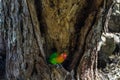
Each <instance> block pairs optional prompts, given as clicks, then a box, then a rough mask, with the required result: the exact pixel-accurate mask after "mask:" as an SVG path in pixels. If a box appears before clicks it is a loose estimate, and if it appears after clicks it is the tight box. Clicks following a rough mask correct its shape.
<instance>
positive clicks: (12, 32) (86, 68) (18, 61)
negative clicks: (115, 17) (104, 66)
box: [0, 0, 112, 80]
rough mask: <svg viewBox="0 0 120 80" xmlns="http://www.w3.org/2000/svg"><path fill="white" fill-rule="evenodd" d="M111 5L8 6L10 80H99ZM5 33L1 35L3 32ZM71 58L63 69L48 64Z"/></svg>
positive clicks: (62, 0)
mask: <svg viewBox="0 0 120 80" xmlns="http://www.w3.org/2000/svg"><path fill="white" fill-rule="evenodd" d="M104 2H107V3H108V2H109V3H108V4H107V5H106V7H105V8H109V6H110V5H111V3H112V0H111V1H107V0H69V1H68V0H2V13H1V14H2V16H3V17H2V34H3V39H4V43H5V50H6V79H7V80H74V79H75V80H79V79H81V80H97V79H98V78H99V76H98V74H97V50H98V49H97V45H98V42H99V40H100V36H101V33H102V30H103V25H102V22H103V21H102V18H103V17H101V15H102V13H103V12H102V9H103V5H104ZM0 33H1V32H0ZM54 51H57V52H59V53H61V52H66V53H67V54H68V57H67V59H66V60H65V61H64V63H63V64H62V66H63V67H59V68H58V67H56V65H51V64H49V63H48V60H47V59H48V58H49V56H50V54H51V53H53V52H54Z"/></svg>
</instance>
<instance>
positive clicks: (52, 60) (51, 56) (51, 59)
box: [49, 52, 58, 64]
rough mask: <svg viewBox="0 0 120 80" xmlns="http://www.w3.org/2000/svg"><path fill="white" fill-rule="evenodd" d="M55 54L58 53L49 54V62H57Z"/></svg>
mask: <svg viewBox="0 0 120 80" xmlns="http://www.w3.org/2000/svg"><path fill="white" fill-rule="evenodd" d="M57 56H58V53H56V52H55V53H53V54H51V55H50V57H49V62H50V63H51V64H57V61H56V58H57Z"/></svg>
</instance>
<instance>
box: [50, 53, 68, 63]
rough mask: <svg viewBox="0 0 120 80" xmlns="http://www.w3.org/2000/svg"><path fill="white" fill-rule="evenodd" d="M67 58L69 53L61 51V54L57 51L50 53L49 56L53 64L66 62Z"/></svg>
mask: <svg viewBox="0 0 120 80" xmlns="http://www.w3.org/2000/svg"><path fill="white" fill-rule="evenodd" d="M66 58H67V53H65V52H64V53H61V54H58V53H57V52H55V53H53V54H51V55H50V57H49V62H50V63H51V64H54V65H56V64H61V63H63V62H64V60H65V59H66Z"/></svg>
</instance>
